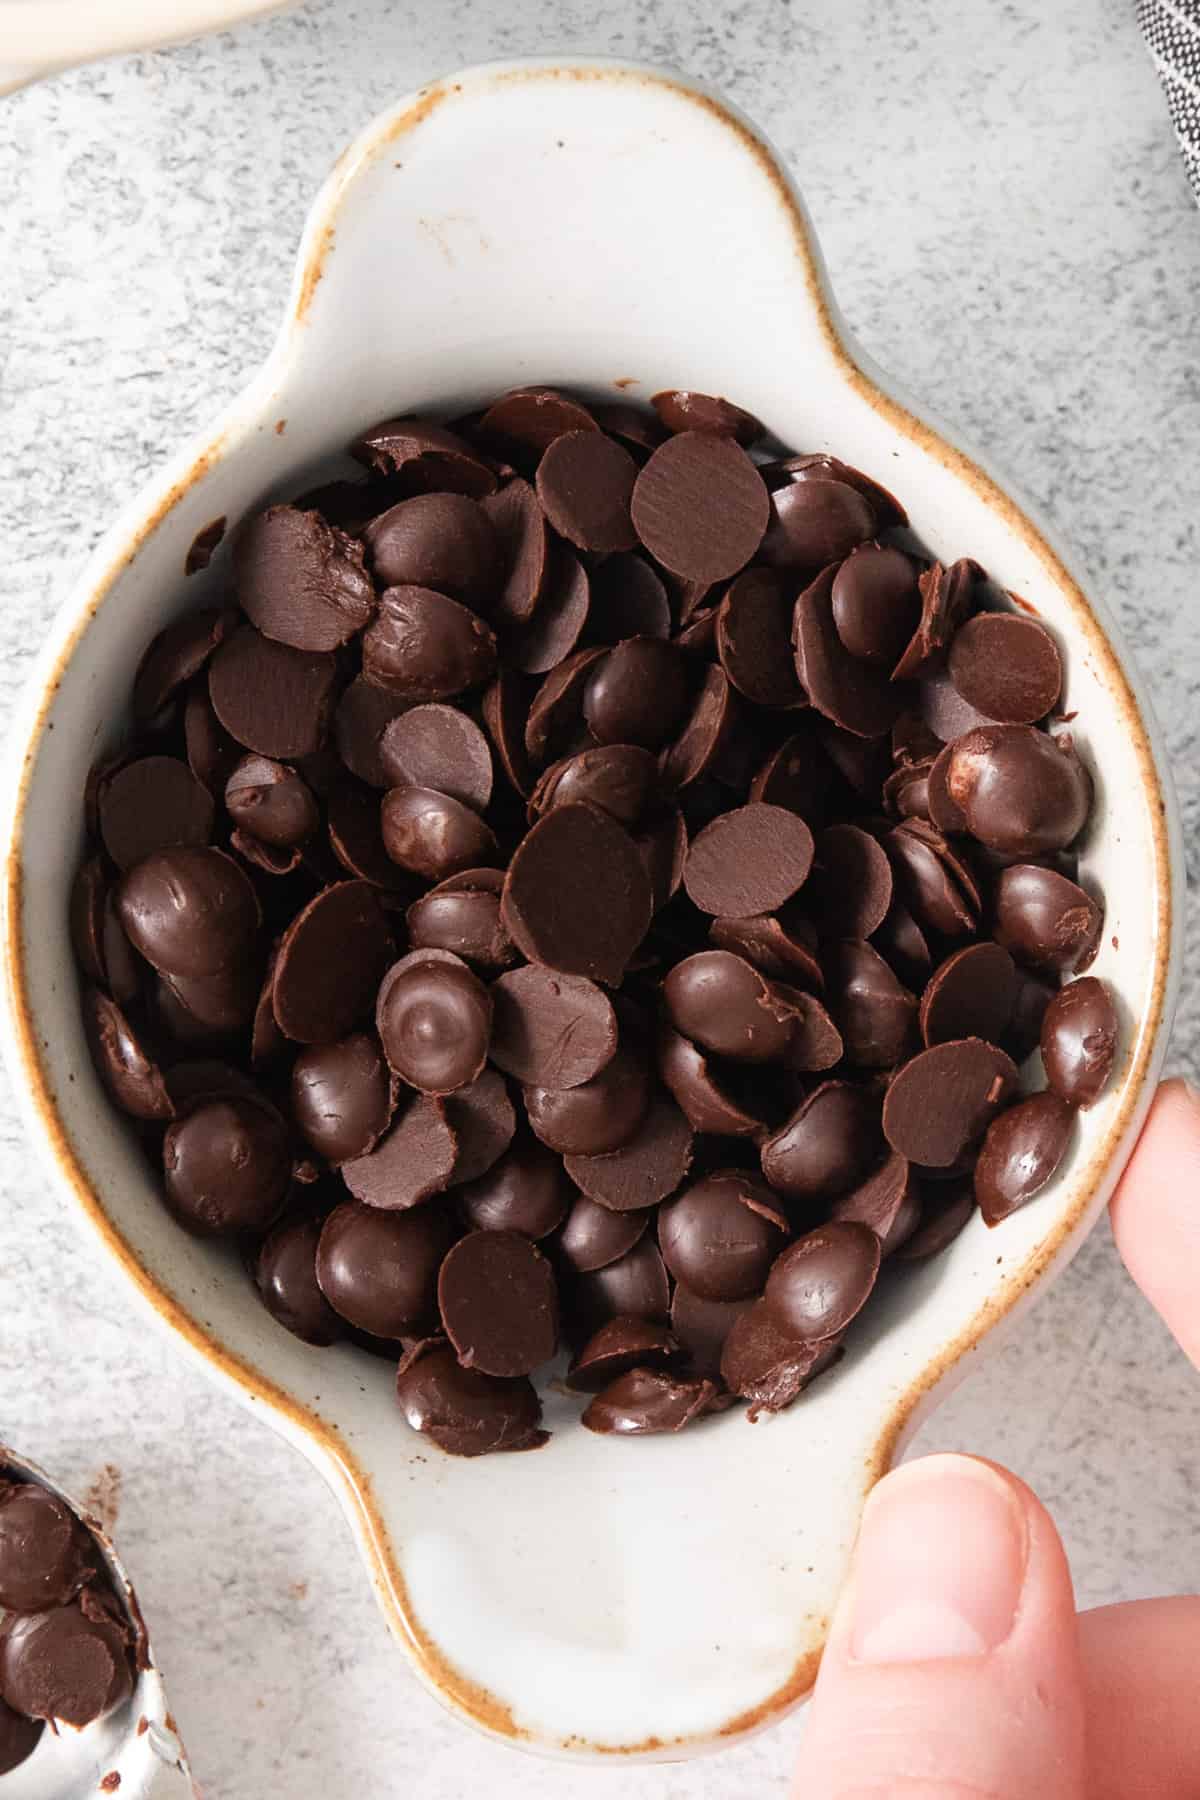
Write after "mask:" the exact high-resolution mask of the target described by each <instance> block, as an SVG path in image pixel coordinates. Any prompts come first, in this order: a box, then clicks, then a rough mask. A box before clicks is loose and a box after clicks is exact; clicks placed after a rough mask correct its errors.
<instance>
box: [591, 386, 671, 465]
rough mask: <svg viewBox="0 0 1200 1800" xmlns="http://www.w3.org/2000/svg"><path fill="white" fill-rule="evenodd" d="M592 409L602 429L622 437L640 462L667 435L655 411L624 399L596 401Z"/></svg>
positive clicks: (593, 415) (612, 435) (610, 434)
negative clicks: (653, 412)
mask: <svg viewBox="0 0 1200 1800" xmlns="http://www.w3.org/2000/svg"><path fill="white" fill-rule="evenodd" d="M651 404H653V402H652V403H651ZM591 412H592V417H593V418H594V419H595V421H596V423H597V425H598V426H599V427H600V429H601V431H607V433H608V435H609V437H615V438H619V439H620V440H621V442H622V443H623V444H624V445H625V446H626V448H627V449H630V450H632V451H633V452H634V453H635V455H637V457H638V460H639V462H644V461H645V458H646V456H647V455H648V454H649V452H650V451H651V450H657V448H658V446H659V445H660V444H661V443H662V441H663V439H664V438H665V437H666V435H667V434H666V432H665V431H664V430H663V428H662V426H661V425H660V424H659V422H658V420H657V419H656V418H655V417H654V415H653V414H652V413H648V412H644V411H643V410H642V408H641V407H640V406H633V405H630V404H628V403H627V402H626V401H623V400H601V401H593V403H592V408H591Z"/></svg>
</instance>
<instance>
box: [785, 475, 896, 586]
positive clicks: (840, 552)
mask: <svg viewBox="0 0 1200 1800" xmlns="http://www.w3.org/2000/svg"><path fill="white" fill-rule="evenodd" d="M874 531H875V510H874V508H873V507H872V506H871V504H870V502H869V501H868V500H866V499H865V498H864V496H863V495H862V494H860V493H859V492H858V490H857V488H853V487H851V486H849V485H848V483H846V482H844V481H794V482H790V483H789V484H788V485H787V486H786V487H782V488H777V489H776V490H775V492H774V493H773V494H772V495H771V517H770V523H769V524H768V526H767V534H766V536H765V537H764V539H763V541H762V551H761V555H762V559H763V561H764V562H766V563H769V564H770V565H771V567H772V568H776V569H784V570H787V571H788V572H789V573H791V572H796V573H803V572H805V571H808V570H815V569H824V568H826V567H827V566H828V565H829V564H830V563H837V562H840V561H841V560H842V558H843V557H845V556H849V554H850V552H851V551H852V550H854V549H856V548H857V547H858V545H859V544H863V543H865V542H866V540H867V539H868V538H869V537H871V536H872V535H873V534H874Z"/></svg>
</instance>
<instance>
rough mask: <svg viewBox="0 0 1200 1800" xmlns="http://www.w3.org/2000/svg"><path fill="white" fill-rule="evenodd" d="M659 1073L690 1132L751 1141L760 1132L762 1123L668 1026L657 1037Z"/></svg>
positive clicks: (763, 1123)
mask: <svg viewBox="0 0 1200 1800" xmlns="http://www.w3.org/2000/svg"><path fill="white" fill-rule="evenodd" d="M658 1072H659V1074H660V1076H661V1077H662V1080H663V1084H664V1086H666V1087H668V1088H669V1089H670V1091H671V1093H672V1094H673V1095H674V1097H675V1101H676V1104H677V1105H678V1107H679V1109H680V1111H681V1112H682V1113H683V1115H684V1117H685V1118H686V1119H687V1121H688V1123H689V1124H690V1125H691V1127H692V1129H693V1131H700V1132H709V1133H712V1134H714V1135H716V1136H719V1137H754V1136H756V1134H757V1133H758V1132H760V1131H762V1130H763V1128H764V1125H765V1120H764V1119H762V1118H761V1117H760V1116H759V1115H758V1114H757V1113H756V1112H754V1111H752V1110H751V1109H750V1108H749V1107H748V1106H747V1105H746V1104H744V1102H743V1100H742V1099H741V1098H740V1097H739V1096H735V1095H734V1094H733V1093H732V1092H730V1091H729V1088H728V1086H727V1085H726V1084H725V1083H723V1082H722V1081H721V1079H720V1078H719V1076H718V1075H717V1074H716V1073H715V1072H714V1071H713V1069H712V1067H711V1065H710V1064H709V1061H708V1059H707V1057H705V1056H704V1054H703V1052H702V1051H700V1050H697V1048H696V1046H695V1044H693V1043H691V1042H689V1040H688V1039H687V1038H685V1037H682V1036H681V1035H680V1033H679V1032H677V1031H672V1030H671V1028H670V1027H669V1026H666V1027H664V1029H663V1031H662V1032H661V1034H660V1037H659V1044H658Z"/></svg>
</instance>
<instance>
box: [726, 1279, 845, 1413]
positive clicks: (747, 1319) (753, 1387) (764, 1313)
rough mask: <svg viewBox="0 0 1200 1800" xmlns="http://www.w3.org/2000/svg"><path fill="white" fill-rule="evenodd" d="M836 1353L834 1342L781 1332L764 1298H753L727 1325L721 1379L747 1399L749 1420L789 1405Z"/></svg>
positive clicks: (780, 1410)
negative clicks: (802, 1339)
mask: <svg viewBox="0 0 1200 1800" xmlns="http://www.w3.org/2000/svg"><path fill="white" fill-rule="evenodd" d="M838 1355H839V1347H838V1346H837V1345H836V1344H824V1343H819V1342H816V1341H809V1342H803V1341H801V1340H800V1339H799V1338H796V1337H794V1336H793V1335H792V1333H791V1332H790V1331H785V1330H784V1329H783V1327H782V1325H781V1324H780V1323H779V1321H778V1319H777V1318H776V1317H775V1314H774V1312H773V1311H772V1309H771V1308H770V1307H769V1306H768V1305H767V1303H766V1301H765V1300H756V1301H755V1302H754V1304H753V1305H752V1306H749V1307H747V1308H746V1310H745V1312H743V1313H742V1314H741V1316H740V1317H739V1318H737V1319H735V1320H734V1321H733V1323H732V1324H731V1326H730V1328H729V1331H728V1333H727V1335H726V1338H725V1343H724V1346H723V1348H722V1351H721V1378H722V1380H723V1381H724V1383H725V1385H726V1387H727V1388H728V1389H729V1391H730V1393H731V1394H738V1395H739V1396H740V1397H741V1398H742V1399H743V1400H749V1401H750V1412H749V1415H748V1416H749V1418H750V1419H751V1420H752V1421H753V1420H754V1419H756V1418H757V1417H758V1416H759V1414H760V1413H764V1412H766V1413H777V1412H782V1411H783V1409H784V1407H786V1406H790V1405H791V1404H792V1402H793V1401H794V1400H795V1399H797V1398H798V1397H799V1395H800V1394H801V1393H803V1391H804V1389H805V1388H806V1387H807V1386H808V1385H809V1383H810V1382H811V1381H815V1379H816V1377H817V1376H818V1375H819V1374H820V1373H821V1371H822V1370H823V1369H827V1368H829V1367H830V1365H831V1364H832V1363H834V1362H836V1361H837V1359H838Z"/></svg>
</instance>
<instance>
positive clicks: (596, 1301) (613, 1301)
mask: <svg viewBox="0 0 1200 1800" xmlns="http://www.w3.org/2000/svg"><path fill="white" fill-rule="evenodd" d="M634 1216H635V1217H641V1218H642V1220H643V1222H644V1220H645V1214H644V1213H643V1214H640V1215H634ZM670 1311H671V1285H670V1282H669V1281H668V1280H667V1270H666V1265H665V1264H664V1262H663V1259H662V1257H661V1256H660V1255H659V1251H658V1245H657V1244H656V1243H655V1242H654V1239H653V1237H651V1236H650V1235H649V1234H648V1233H646V1234H644V1235H643V1233H642V1232H639V1233H638V1237H637V1241H636V1242H635V1243H634V1245H633V1248H632V1249H630V1250H627V1251H626V1252H625V1254H624V1255H623V1256H619V1257H618V1258H617V1259H616V1261H615V1262H609V1263H605V1264H604V1266H603V1267H602V1268H595V1269H591V1270H588V1271H587V1272H586V1273H583V1274H579V1275H577V1276H576V1277H575V1278H574V1280H573V1281H572V1284H571V1288H570V1313H569V1318H570V1322H571V1325H572V1328H573V1329H574V1330H576V1331H578V1332H579V1334H580V1341H581V1342H586V1341H587V1339H588V1338H589V1337H591V1335H592V1333H593V1332H595V1331H598V1330H599V1329H600V1327H601V1325H603V1324H604V1323H605V1322H606V1321H607V1320H608V1319H618V1318H631V1319H658V1320H660V1321H665V1320H666V1319H667V1317H668V1315H669V1313H670Z"/></svg>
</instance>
